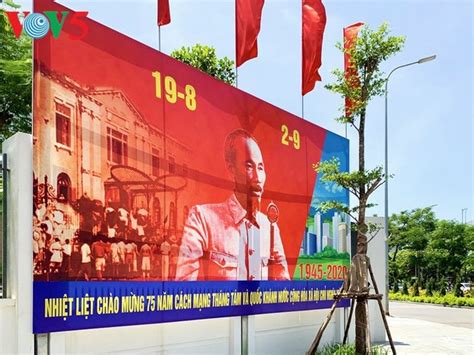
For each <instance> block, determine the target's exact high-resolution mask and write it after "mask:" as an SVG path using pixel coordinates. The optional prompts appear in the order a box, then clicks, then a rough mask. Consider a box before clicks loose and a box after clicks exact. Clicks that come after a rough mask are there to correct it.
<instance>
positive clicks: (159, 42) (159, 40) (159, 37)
mask: <svg viewBox="0 0 474 355" xmlns="http://www.w3.org/2000/svg"><path fill="white" fill-rule="evenodd" d="M158 50H159V51H160V52H161V26H160V25H158Z"/></svg>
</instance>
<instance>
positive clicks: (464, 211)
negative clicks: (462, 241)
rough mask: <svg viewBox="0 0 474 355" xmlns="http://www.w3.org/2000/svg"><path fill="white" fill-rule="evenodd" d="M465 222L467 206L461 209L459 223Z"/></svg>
mask: <svg viewBox="0 0 474 355" xmlns="http://www.w3.org/2000/svg"><path fill="white" fill-rule="evenodd" d="M466 223H467V208H463V209H461V224H466Z"/></svg>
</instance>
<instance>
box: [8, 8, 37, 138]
mask: <svg viewBox="0 0 474 355" xmlns="http://www.w3.org/2000/svg"><path fill="white" fill-rule="evenodd" d="M6 5H7V6H9V7H12V8H18V7H19V6H18V5H15V4H14V3H13V2H11V1H10V2H7V3H6ZM0 12H1V16H0V38H1V41H2V44H1V46H0V142H2V141H3V140H5V139H6V138H8V137H9V136H11V135H12V134H14V133H15V132H18V131H21V132H27V133H29V132H31V85H32V40H31V39H30V38H29V37H27V36H26V35H24V34H23V35H22V36H21V37H20V38H19V39H17V38H16V37H15V36H14V34H13V30H12V28H11V26H10V24H9V23H8V21H7V19H6V15H5V13H4V12H5V10H4V9H0Z"/></svg>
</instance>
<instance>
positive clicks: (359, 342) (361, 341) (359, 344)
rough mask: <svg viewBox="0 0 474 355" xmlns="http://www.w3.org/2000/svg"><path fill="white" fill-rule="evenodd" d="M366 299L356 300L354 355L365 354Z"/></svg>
mask: <svg viewBox="0 0 474 355" xmlns="http://www.w3.org/2000/svg"><path fill="white" fill-rule="evenodd" d="M366 303H367V298H358V299H357V304H356V309H355V319H356V338H355V347H356V354H357V355H359V354H361V355H365V354H367V350H368V347H367V331H368V326H367V305H366Z"/></svg>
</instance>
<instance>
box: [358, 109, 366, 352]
mask: <svg viewBox="0 0 474 355" xmlns="http://www.w3.org/2000/svg"><path fill="white" fill-rule="evenodd" d="M364 131H365V110H363V111H362V112H361V114H360V125H359V171H360V172H364V171H365V140H364V135H365V132H364ZM366 192H367V191H366V186H365V185H361V186H360V188H359V221H358V225H357V227H358V232H357V254H361V255H364V256H366V255H367V236H366V233H367V226H366V224H365V209H366V206H367V196H366ZM364 276H365V279H367V275H364ZM366 303H367V298H365V297H360V298H358V299H357V304H356V309H355V326H356V337H355V346H356V354H367V351H368V344H367V332H368V316H367V304H366Z"/></svg>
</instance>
